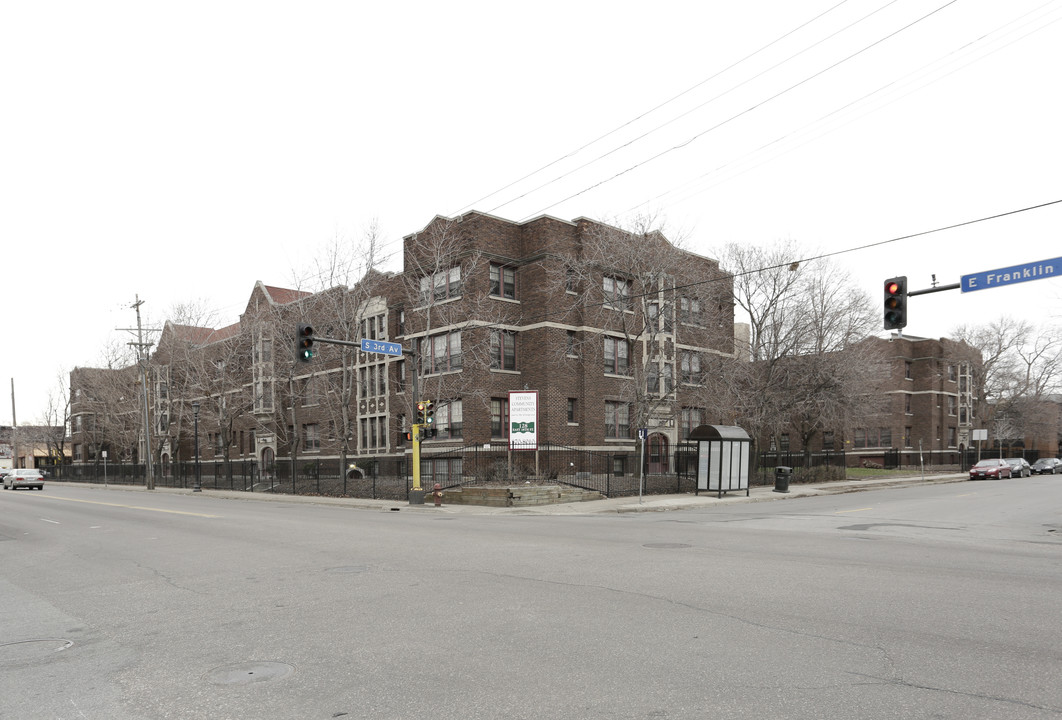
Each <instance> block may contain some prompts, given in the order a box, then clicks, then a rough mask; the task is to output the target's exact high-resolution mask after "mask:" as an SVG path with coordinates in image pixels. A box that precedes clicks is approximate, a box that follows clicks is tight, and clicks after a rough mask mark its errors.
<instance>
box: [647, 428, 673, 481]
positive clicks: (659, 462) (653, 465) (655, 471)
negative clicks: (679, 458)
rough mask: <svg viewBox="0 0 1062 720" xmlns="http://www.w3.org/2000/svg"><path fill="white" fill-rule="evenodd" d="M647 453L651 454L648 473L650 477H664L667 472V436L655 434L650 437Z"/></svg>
mask: <svg viewBox="0 0 1062 720" xmlns="http://www.w3.org/2000/svg"><path fill="white" fill-rule="evenodd" d="M647 452H648V454H649V458H648V462H647V466H646V471H647V472H648V473H649V474H650V475H662V474H664V473H666V472H667V465H668V462H667V461H668V441H667V435H663V434H661V433H653V434H652V435H650V436H649V441H648V447H647Z"/></svg>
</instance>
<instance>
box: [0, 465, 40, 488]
mask: <svg viewBox="0 0 1062 720" xmlns="http://www.w3.org/2000/svg"><path fill="white" fill-rule="evenodd" d="M20 487H24V488H30V489H33V488H37V489H38V490H43V489H44V476H43V475H41V471H40V470H34V469H32V468H18V469H17V470H12V471H11V472H9V473H8V474H7V475H5V476H4V490H18V489H19V488H20Z"/></svg>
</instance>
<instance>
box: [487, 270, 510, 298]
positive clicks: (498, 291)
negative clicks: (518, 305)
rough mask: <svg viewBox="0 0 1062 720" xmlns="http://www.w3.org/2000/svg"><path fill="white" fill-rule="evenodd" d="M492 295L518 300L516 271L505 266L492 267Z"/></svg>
mask: <svg viewBox="0 0 1062 720" xmlns="http://www.w3.org/2000/svg"><path fill="white" fill-rule="evenodd" d="M490 294H491V295H494V296H495V297H503V298H508V299H510V300H515V299H516V270H515V269H513V268H511V267H506V266H504V265H495V264H494V263H491V266H490Z"/></svg>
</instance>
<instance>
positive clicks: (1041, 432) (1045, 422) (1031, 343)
mask: <svg viewBox="0 0 1062 720" xmlns="http://www.w3.org/2000/svg"><path fill="white" fill-rule="evenodd" d="M951 334H952V337H954V338H955V339H957V340H962V341H965V342H966V343H967V344H968V345H970V346H971V347H973V348H975V349H976V351H977V352H979V353H980V355H981V363H979V364H973V365H972V367H973V368H975V372H976V373H978V375H977V376H976V377H974V386H975V387H977V388H978V389H979V390H980V393H981V397H980V398H979V401H980V406H981V407H985V406H986V405H990V406H991V407H992V409H993V424H994V428H993V434H994V435H995V437H996V439H997V440H998V441H1000V442H1001V443H1002V442H1004V441H1008V440H1011V441H1013V440H1017V439H1020V438H1025V437H1044V436H1047V435H1049V434H1052V433H1053V432H1054V428H1055V426H1056V424H1057V408H1055V407H1054V405H1053V403H1051V404H1049V403H1047V402H1045V401H1047V400H1048V398H1049V397H1050V396H1052V395H1054V394H1057V393H1059V392H1062V339H1060V336H1059V331H1058V329H1057V328H1043V329H1038V328H1036V327H1035V326H1034V325H1033V324H1032V323H1029V322H1028V321H1026V320H1016V319H1014V318H1011V317H1001V318H999V319H997V320H993V321H991V322H989V323H986V324H984V325H976V326H973V325H962V326H959V327H957V328H955V329H954V330H953V331H952V333H951Z"/></svg>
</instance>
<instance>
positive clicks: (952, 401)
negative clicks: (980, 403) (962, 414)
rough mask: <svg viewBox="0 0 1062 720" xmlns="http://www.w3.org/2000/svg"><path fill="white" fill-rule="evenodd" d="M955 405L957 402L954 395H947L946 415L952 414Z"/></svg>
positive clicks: (956, 405)
mask: <svg viewBox="0 0 1062 720" xmlns="http://www.w3.org/2000/svg"><path fill="white" fill-rule="evenodd" d="M957 407H958V402H957V401H956V398H955V396H954V395H948V415H954V414H955V411H956V408H957Z"/></svg>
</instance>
